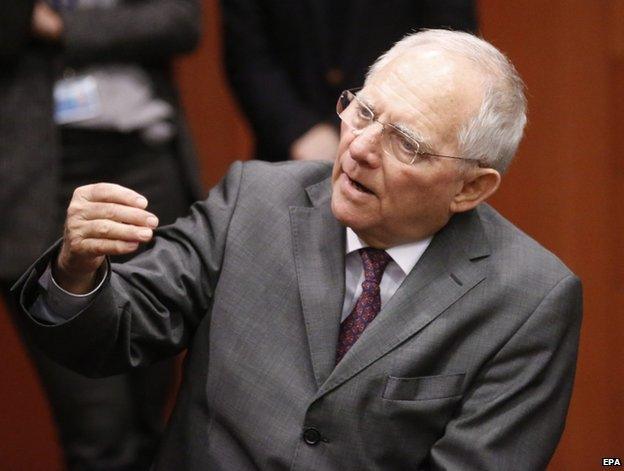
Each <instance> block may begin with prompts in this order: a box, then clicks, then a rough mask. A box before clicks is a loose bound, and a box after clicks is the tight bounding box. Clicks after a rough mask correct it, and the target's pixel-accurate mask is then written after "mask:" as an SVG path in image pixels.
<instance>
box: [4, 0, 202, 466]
mask: <svg viewBox="0 0 624 471" xmlns="http://www.w3.org/2000/svg"><path fill="white" fill-rule="evenodd" d="M18 3H19V5H18ZM9 9H10V10H13V11H14V14H13V16H14V19H13V20H7V23H8V24H10V25H14V27H12V29H13V30H17V28H18V25H19V28H21V29H20V31H19V32H15V33H12V37H11V38H9V35H8V33H6V38H5V33H3V36H2V43H3V45H2V51H3V59H2V60H3V72H2V90H1V91H0V93H1V95H0V107H1V108H0V111H1V115H2V116H1V118H0V119H1V120H2V121H1V124H0V143H1V144H0V152H1V153H0V158H1V162H2V183H3V185H2V186H3V188H2V190H0V198H1V202H2V204H1V205H0V207H1V208H2V227H1V230H0V238H1V239H0V240H1V242H2V243H1V244H0V250H1V252H0V270H1V272H0V275H1V281H2V290H3V292H6V291H7V290H8V287H10V285H11V284H12V282H13V281H14V280H15V279H16V278H17V276H18V274H19V273H20V272H21V271H23V270H24V269H25V268H26V267H27V264H28V262H29V261H30V260H31V259H32V257H33V255H34V254H36V253H38V252H40V251H41V249H42V248H43V247H45V245H46V244H49V243H50V242H51V241H52V240H53V239H54V238H57V237H59V236H60V235H61V234H62V227H63V226H62V225H63V221H64V218H65V208H66V207H67V203H68V201H69V200H70V199H71V196H72V193H73V190H74V188H75V187H76V186H79V185H83V184H87V183H93V182H97V181H103V180H105V181H113V182H116V183H119V184H123V185H127V186H131V187H133V188H137V189H139V191H141V192H142V193H144V194H146V195H150V196H149V198H150V210H151V211H152V212H153V213H154V214H156V215H157V216H158V218H159V219H160V221H161V223H162V224H168V223H171V222H173V221H174V220H175V219H176V217H177V216H179V215H181V214H182V213H183V211H185V209H186V208H187V207H188V205H189V204H190V203H191V202H192V201H193V200H195V199H198V198H200V197H201V196H202V190H201V188H200V183H199V180H198V169H197V162H196V156H195V153H194V149H193V145H192V142H191V139H190V136H189V132H188V130H187V128H186V125H185V122H184V119H183V116H182V111H181V109H180V104H179V100H178V96H177V93H176V91H175V88H174V85H173V83H172V71H171V68H170V61H171V59H172V58H174V56H175V55H177V54H180V53H184V52H189V51H191V50H193V49H194V48H195V46H196V45H197V42H198V39H199V34H200V21H201V15H200V2H199V0H134V1H130V0H128V1H124V0H50V1H49V2H42V1H39V2H32V1H31V2H17V3H16V5H14V6H10V7H9ZM18 10H19V11H18ZM3 26H4V25H3ZM2 30H3V31H4V30H5V28H4V27H3V28H2ZM5 49H6V53H5V52H4V50H5ZM5 63H7V66H4V64H5ZM7 299H8V297H7ZM7 304H9V308H10V310H12V311H13V310H14V306H12V305H10V302H9V303H7ZM26 344H27V346H28V347H29V351H30V354H31V357H32V358H33V360H34V362H35V364H36V367H37V370H38V372H39V375H40V378H41V380H42V383H43V386H44V389H45V391H46V394H47V397H48V399H49V401H50V404H51V407H52V411H53V415H54V417H55V420H56V423H57V425H58V430H59V433H60V439H61V444H62V446H63V449H64V453H65V458H66V461H67V466H68V468H69V469H70V470H100V469H101V470H107V471H109V470H142V469H147V468H148V466H149V463H150V462H151V459H152V455H153V453H154V450H155V448H156V447H157V445H158V441H159V439H160V435H161V433H162V429H163V424H164V407H165V405H166V401H167V397H168V393H169V392H170V390H171V386H172V384H173V379H174V361H173V360H169V361H166V362H161V363H158V364H156V365H153V366H151V367H149V368H143V369H140V370H137V371H136V372H133V373H131V374H127V375H119V376H115V377H112V378H106V379H97V380H93V379H87V378H85V377H83V376H81V375H78V374H76V373H74V372H71V371H69V370H67V369H65V368H63V367H61V366H59V365H57V364H56V363H53V362H52V361H50V360H49V359H47V358H46V357H45V356H43V355H42V354H41V353H40V352H38V351H37V350H36V349H35V348H34V347H33V346H32V345H30V344H29V342H28V341H27V339H26Z"/></svg>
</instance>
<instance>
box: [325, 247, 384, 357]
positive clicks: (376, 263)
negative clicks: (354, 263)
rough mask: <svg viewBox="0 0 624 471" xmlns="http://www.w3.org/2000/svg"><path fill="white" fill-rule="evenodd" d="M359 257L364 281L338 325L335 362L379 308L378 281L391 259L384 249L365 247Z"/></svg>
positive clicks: (354, 340) (350, 345)
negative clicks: (354, 301)
mask: <svg viewBox="0 0 624 471" xmlns="http://www.w3.org/2000/svg"><path fill="white" fill-rule="evenodd" d="M359 252H360V257H362V263H363V265H364V281H363V282H362V294H361V295H360V297H359V298H358V300H357V302H356V303H355V306H354V307H353V310H352V311H351V314H349V316H348V317H347V318H346V319H345V320H344V321H343V322H342V324H341V325H340V335H339V336H338V348H337V350H336V364H338V363H339V362H340V360H342V357H343V356H345V354H346V353H347V352H348V351H349V349H350V348H351V347H352V346H353V344H354V343H355V342H356V341H357V339H358V338H360V335H362V332H364V329H366V327H367V326H368V324H370V323H371V322H372V321H373V319H374V318H375V316H377V314H379V310H380V309H381V296H380V294H379V283H380V282H381V277H382V276H383V272H384V270H385V269H386V265H388V262H390V260H392V258H391V257H390V255H388V254H387V253H386V251H385V250H380V249H372V248H370V247H369V248H365V249H360V250H359Z"/></svg>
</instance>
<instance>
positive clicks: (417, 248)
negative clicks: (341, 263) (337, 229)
mask: <svg viewBox="0 0 624 471" xmlns="http://www.w3.org/2000/svg"><path fill="white" fill-rule="evenodd" d="M432 239H433V236H429V237H427V238H426V239H422V240H419V241H416V242H410V243H409V244H402V245H396V246H394V247H390V248H389V249H386V252H387V253H388V255H390V257H392V260H394V261H395V262H396V264H397V265H398V266H399V268H401V270H403V273H404V274H405V275H406V276H407V275H408V274H409V272H410V271H412V268H414V265H416V263H418V260H420V257H421V256H422V254H423V253H424V252H425V250H427V247H429V244H430V243H431V240H432ZM364 247H368V245H367V244H365V243H364V242H363V241H362V239H360V238H359V237H358V236H357V234H356V233H355V232H354V231H353V229H351V228H350V227H347V245H346V251H345V255H349V254H351V253H353V252H355V251H357V250H359V249H362V248H364Z"/></svg>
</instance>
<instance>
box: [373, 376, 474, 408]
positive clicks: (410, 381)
mask: <svg viewBox="0 0 624 471" xmlns="http://www.w3.org/2000/svg"><path fill="white" fill-rule="evenodd" d="M464 376H465V374H464V373H457V374H451V375H441V376H420V377H417V378H397V377H395V376H388V379H387V381H386V387H385V388H384V391H383V394H382V395H381V397H382V398H383V399H388V400H392V401H423V400H428V399H443V398H446V397H453V396H459V395H461V389H462V384H463V382H464Z"/></svg>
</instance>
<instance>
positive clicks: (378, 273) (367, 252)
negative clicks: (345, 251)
mask: <svg viewBox="0 0 624 471" xmlns="http://www.w3.org/2000/svg"><path fill="white" fill-rule="evenodd" d="M359 252H360V257H362V264H363V265H364V279H365V280H366V281H369V282H373V283H375V284H377V285H379V283H380V281H381V277H382V275H383V272H384V270H385V269H386V265H388V263H389V262H390V260H392V257H390V255H388V253H387V252H386V251H385V250H381V249H373V248H371V247H367V248H365V249H360V251H359Z"/></svg>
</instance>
